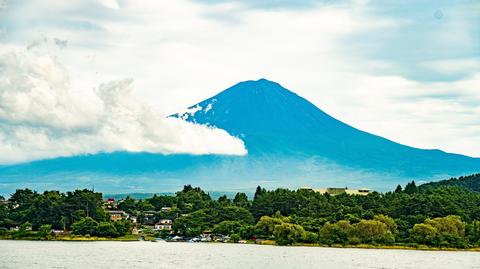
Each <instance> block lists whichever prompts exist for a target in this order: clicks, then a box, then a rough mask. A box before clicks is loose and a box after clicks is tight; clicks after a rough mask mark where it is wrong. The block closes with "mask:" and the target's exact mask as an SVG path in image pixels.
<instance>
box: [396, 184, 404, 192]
mask: <svg viewBox="0 0 480 269" xmlns="http://www.w3.org/2000/svg"><path fill="white" fill-rule="evenodd" d="M402 191H403V189H402V186H400V185H397V187H396V188H395V193H402Z"/></svg>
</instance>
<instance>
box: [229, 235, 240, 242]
mask: <svg viewBox="0 0 480 269" xmlns="http://www.w3.org/2000/svg"><path fill="white" fill-rule="evenodd" d="M230 241H231V242H233V243H238V241H240V235H238V234H232V235H230Z"/></svg>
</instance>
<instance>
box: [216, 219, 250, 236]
mask: <svg viewBox="0 0 480 269" xmlns="http://www.w3.org/2000/svg"><path fill="white" fill-rule="evenodd" d="M243 226H244V225H243V224H242V223H241V222H239V221H229V220H226V221H222V222H220V223H219V224H216V225H215V226H214V227H213V233H214V234H221V235H231V234H236V233H239V232H240V230H241V229H242V227H243Z"/></svg>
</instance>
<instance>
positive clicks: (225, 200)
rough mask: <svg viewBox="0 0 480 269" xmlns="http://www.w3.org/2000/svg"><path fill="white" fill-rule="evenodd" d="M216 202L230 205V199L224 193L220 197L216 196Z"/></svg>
mask: <svg viewBox="0 0 480 269" xmlns="http://www.w3.org/2000/svg"><path fill="white" fill-rule="evenodd" d="M218 203H219V204H220V205H222V206H229V205H230V199H228V197H227V196H226V195H225V194H224V195H222V196H220V197H218Z"/></svg>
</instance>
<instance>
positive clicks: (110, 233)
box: [94, 221, 118, 237]
mask: <svg viewBox="0 0 480 269" xmlns="http://www.w3.org/2000/svg"><path fill="white" fill-rule="evenodd" d="M94 235H98V236H103V237H116V236H118V232H117V229H116V228H115V226H114V225H113V224H112V223H110V222H106V221H102V222H99V223H98V224H97V226H96V227H95V230H94Z"/></svg>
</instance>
